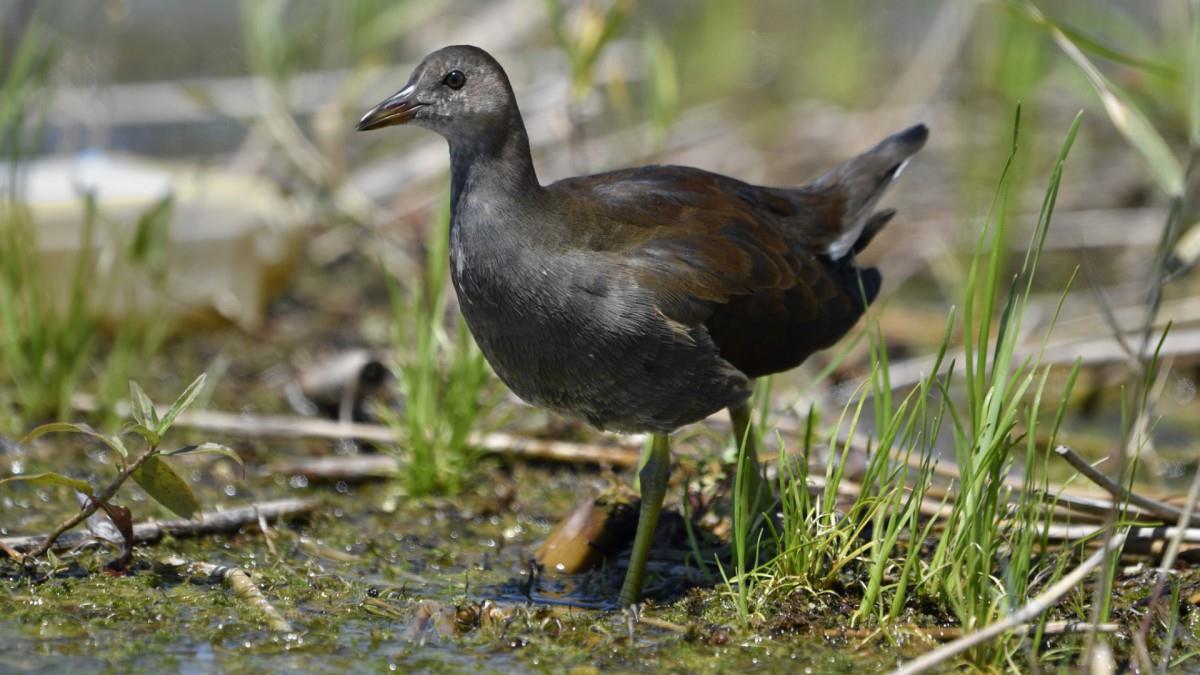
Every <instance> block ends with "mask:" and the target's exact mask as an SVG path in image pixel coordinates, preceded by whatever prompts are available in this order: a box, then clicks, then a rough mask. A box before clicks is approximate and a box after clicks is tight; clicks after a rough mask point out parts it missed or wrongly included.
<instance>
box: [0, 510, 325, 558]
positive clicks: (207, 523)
mask: <svg viewBox="0 0 1200 675" xmlns="http://www.w3.org/2000/svg"><path fill="white" fill-rule="evenodd" d="M319 503H320V502H319V501H317V500H315V499H278V500H275V501H269V502H259V503H257V504H251V505H249V506H240V507H237V508H233V509H226V510H224V511H204V512H202V513H200V514H199V515H198V516H197V517H196V518H194V519H191V520H188V519H184V518H173V519H171V520H151V521H149V522H145V523H138V524H137V525H134V526H133V543H135V544H146V543H151V542H155V541H158V540H159V539H162V538H163V537H164V536H166V535H168V534H169V535H171V536H173V537H186V536H196V535H200V534H214V533H218V532H232V531H234V530H237V529H238V528H240V527H242V526H243V525H249V524H251V523H256V522H258V519H259V517H260V516H261V517H262V518H263V519H264V520H267V521H274V520H278V519H280V518H284V517H287V516H293V515H297V514H300V513H306V512H308V511H311V510H313V509H314V508H316V506H317V504H319ZM93 539H94V537H93V536H92V535H91V534H88V533H83V532H68V533H66V534H64V535H63V536H61V537H59V538H58V539H57V540H56V541H54V542H52V544H51V546H52V547H53V548H55V549H67V548H74V547H75V546H79V545H81V544H85V543H87V542H89V541H91V540H93ZM46 541H47V538H46V535H34V536H28V537H6V538H4V539H2V540H0V543H2V544H3V547H4V548H5V549H10V550H13V551H17V552H20V551H23V550H26V551H27V550H33V549H35V548H36V547H38V546H41V545H42V544H44V543H45V542H46Z"/></svg>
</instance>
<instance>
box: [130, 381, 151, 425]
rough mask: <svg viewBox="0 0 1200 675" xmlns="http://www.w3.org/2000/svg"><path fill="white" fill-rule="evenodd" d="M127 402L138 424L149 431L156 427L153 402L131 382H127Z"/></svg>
mask: <svg viewBox="0 0 1200 675" xmlns="http://www.w3.org/2000/svg"><path fill="white" fill-rule="evenodd" d="M129 400H130V405H131V407H132V408H133V419H134V420H136V421H137V423H138V424H141V425H142V426H144V427H147V428H151V429H153V428H157V427H158V411H157V410H155V409H154V402H153V401H151V400H150V397H149V396H147V395H146V392H145V391H143V390H142V388H141V387H140V386H138V383H137V382H134V381H133V380H130V381H129Z"/></svg>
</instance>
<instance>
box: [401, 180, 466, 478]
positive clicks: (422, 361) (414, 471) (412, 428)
mask: <svg viewBox="0 0 1200 675" xmlns="http://www.w3.org/2000/svg"><path fill="white" fill-rule="evenodd" d="M434 225H435V226H434V227H433V228H431V230H430V232H429V234H428V236H427V239H426V249H425V250H426V257H425V279H423V280H422V283H418V284H413V285H412V286H411V287H410V289H409V290H408V292H407V294H406V293H405V292H403V291H402V290H401V289H400V287H399V284H398V283H396V281H395V280H394V279H393V280H392V282H391V283H390V284H389V290H390V292H391V301H392V314H393V320H394V322H395V344H396V360H397V370H398V373H397V374H398V375H399V377H398V380H399V383H400V391H401V394H402V395H403V397H404V401H403V405H402V407H401V410H399V411H398V412H395V411H392V410H390V409H385V410H381V411H380V414H381V416H382V417H383V418H384V419H385V420H387V421H388V423H389V424H390V425H391V426H392V427H393V428H394V429H396V432H397V436H398V438H399V441H400V450H399V451H398V455H399V458H400V460H401V461H402V462H403V463H404V471H403V472H402V473H403V476H404V480H405V482H406V486H405V487H406V490H407V492H408V493H409V494H410V495H413V496H418V495H427V494H431V493H435V492H444V493H455V492H458V491H460V490H462V488H463V486H464V480H465V478H466V476H467V474H468V473H469V472H470V470H471V469H472V468H473V467H474V466H475V463H476V461H477V460H478V453H477V452H476V451H475V450H474V449H473V448H472V447H471V443H470V440H471V439H470V434H471V432H472V430H474V428H475V425H476V422H477V420H478V419H479V413H480V410H481V408H482V406H481V401H482V398H483V396H484V390H485V388H486V385H487V383H488V380H489V376H488V373H489V372H490V371H489V369H488V366H487V362H486V361H485V360H484V358H483V353H482V352H480V351H479V347H477V346H476V345H475V341H474V340H473V339H472V338H471V335H470V333H469V332H468V331H467V326H466V324H465V323H464V322H463V320H462V317H461V316H459V315H458V314H457V312H456V313H455V316H454V320H453V324H452V326H450V327H449V328H447V326H446V314H447V311H446V309H447V307H446V275H447V269H446V268H447V265H448V264H449V246H450V208H449V202H448V201H447V202H445V204H444V205H443V207H442V209H441V211H440V213H439V214H438V215H437V218H436V220H435V221H434Z"/></svg>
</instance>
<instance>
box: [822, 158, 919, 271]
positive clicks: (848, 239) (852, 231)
mask: <svg viewBox="0 0 1200 675" xmlns="http://www.w3.org/2000/svg"><path fill="white" fill-rule="evenodd" d="M908 162H909V160H907V159H906V160H904V161H903V162H900V164H899V165H898V166H897V167H896V170H895V171H893V172H892V175H891V177H890V178H888V181H887V182H886V183H884V184H883V185H882V186H880V187H879V189H878V190H876V191H875V193H874V194H872V195H871V198H870V199H869V200H867V203H866V204H864V205H863V207H862V208H861V209H859V211H858V217H856V218H855V219H854V221H853V222H851V223H850V224H849V226H847V228H846V231H845V232H843V233H842V235H841V236H840V237H838V238H837V239H834V240H833V243H831V244H829V248H827V249H826V252H827V253H828V254H829V257H830V258H833V259H834V260H841V259H842V258H844V257H846V254H847V253H849V252H850V249H852V248H854V243H855V242H857V241H858V238H859V237H861V236H862V233H863V228H864V227H866V226H867V221H869V220H870V219H871V216H873V215H875V205H876V204H878V203H879V199H880V198H881V197H883V195H884V193H886V192H887V190H888V187H890V186H891V184H892V183H894V182H896V179H897V178H899V177H900V174H901V173H902V172H903V171H904V167H906V166H908Z"/></svg>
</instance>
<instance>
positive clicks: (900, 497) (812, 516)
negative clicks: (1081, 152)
mask: <svg viewBox="0 0 1200 675" xmlns="http://www.w3.org/2000/svg"><path fill="white" fill-rule="evenodd" d="M1019 122H1020V110H1019V108H1018V113H1017V122H1016V124H1015V125H1014V136H1013V145H1012V150H1011V153H1010V156H1009V159H1008V162H1007V163H1006V166H1005V170H1004V172H1003V173H1002V175H1001V179H1000V181H999V185H998V187H997V190H996V196H995V202H994V204H993V209H992V213H993V216H992V217H989V219H988V221H987V222H986V224H985V227H984V228H983V230H982V231H981V232H980V234H979V236H978V238H977V240H976V244H975V247H974V253H973V255H972V256H971V261H970V265H969V267H968V270H969V271H968V273H967V277H966V280H965V283H964V285H963V288H962V296H961V305H960V306H961V307H962V309H961V311H956V310H951V312H950V316H949V317H948V319H947V324H946V330H945V333H944V336H943V339H942V342H941V345H940V346H939V348H938V351H937V352H936V354H935V356H934V357H933V359H932V360H931V362H930V365H929V368H928V370H927V371H926V372H927V373H928V374H927V375H926V376H925V377H924V378H922V379H921V381H920V382H918V383H917V384H916V385H915V386H914V387H913V388H912V389H911V390H910V391H909V392H908V393H907V395H905V396H904V397H903V398H902V399H900V400H899V401H898V402H894V401H893V398H892V396H893V393H892V392H893V387H892V385H891V382H890V381H889V377H888V369H889V363H888V358H887V353H886V350H885V349H884V346H883V342H882V339H881V337H880V333H879V329H878V325H877V323H875V322H873V321H872V322H870V325H869V333H870V335H871V350H870V354H871V362H872V370H871V375H870V377H869V378H868V380H867V381H866V382H865V383H864V384H863V385H862V386H860V388H859V390H858V392H857V393H856V395H855V396H853V397H852V399H851V401H850V403H849V404H847V406H846V407H845V408H843V410H842V411H841V414H840V416H839V418H838V420H837V421H836V423H835V424H834V425H833V430H832V431H831V432H830V434H829V437H828V438H829V440H828V448H829V457H830V459H829V461H828V462H827V463H826V466H825V471H824V474H823V475H813V474H811V473H810V456H811V452H812V451H813V450H814V448H815V447H816V446H815V443H814V438H815V436H816V434H817V431H816V430H817V429H818V425H819V421H818V414H817V412H816V411H815V410H813V411H810V415H809V422H808V428H807V430H806V433H805V436H804V440H803V443H802V447H801V448H800V452H799V456H798V457H793V458H792V459H785V460H783V461H781V463H780V468H779V473H778V489H779V496H780V513H781V521H780V525H779V527H778V529H777V530H774V531H773V532H772V535H771V537H772V540H773V542H772V543H773V544H774V545H775V550H776V553H775V555H774V556H773V557H772V558H770V559H769V560H767V561H766V562H764V563H763V564H761V565H751V564H749V561H745V560H741V559H738V560H736V561H735V563H736V567H737V575H736V576H735V577H733V578H731V579H730V580H729V582H728V591H729V594H730V595H731V596H732V597H733V598H734V599H735V604H736V608H737V610H738V613H739V615H740V616H741V617H742V619H743V620H744V621H747V620H751V619H752V618H753V615H754V614H755V613H756V612H759V610H758V609H757V608H756V607H762V606H765V603H767V602H770V601H772V600H773V599H776V598H779V597H781V595H780V594H781V593H783V594H789V593H794V592H796V591H797V590H804V591H807V592H811V593H821V592H827V591H829V590H831V589H837V588H840V587H841V586H842V584H844V582H845V580H846V579H847V578H854V579H856V580H859V581H858V583H859V584H860V586H859V587H858V589H857V591H858V593H860V596H859V601H858V603H859V604H858V608H857V610H856V611H855V612H854V614H853V618H852V622H854V623H867V624H874V625H886V624H888V623H891V622H895V621H897V620H898V619H900V618H901V617H902V616H903V615H904V614H905V612H906V610H907V609H908V608H909V607H910V606H912V605H913V603H914V601H915V600H917V599H918V598H920V599H923V600H924V601H925V602H926V603H928V602H933V603H934V604H935V605H936V606H938V607H940V608H942V610H943V611H944V612H946V613H947V614H948V615H950V616H953V617H955V618H956V619H957V620H958V622H959V623H960V625H961V626H962V627H963V629H964V630H976V629H978V628H980V627H982V626H985V625H988V624H990V623H993V622H995V621H997V620H998V619H1000V618H1002V617H1003V616H1005V615H1006V614H1007V613H1008V612H1010V611H1012V610H1013V609H1015V608H1016V607H1019V606H1020V605H1022V604H1023V603H1024V601H1025V599H1026V597H1027V593H1028V591H1029V588H1030V585H1031V583H1032V580H1033V579H1034V578H1035V577H1037V576H1038V575H1048V576H1049V578H1050V579H1051V581H1052V580H1053V579H1054V578H1056V577H1057V576H1058V574H1059V573H1060V572H1061V566H1056V565H1053V564H1052V563H1050V562H1049V556H1047V555H1045V554H1046V553H1047V551H1046V542H1045V540H1044V537H1043V533H1044V531H1045V526H1046V525H1047V524H1048V522H1049V517H1050V509H1049V507H1048V505H1047V504H1045V503H1044V502H1043V501H1042V498H1041V496H1040V495H1041V494H1043V493H1044V491H1045V488H1046V486H1047V480H1048V479H1047V477H1046V467H1045V463H1046V461H1047V458H1048V457H1049V456H1050V453H1049V450H1050V449H1051V448H1052V447H1053V444H1054V443H1055V438H1056V436H1057V434H1058V430H1059V427H1060V425H1061V424H1062V420H1063V416H1064V413H1065V409H1066V403H1067V399H1068V396H1069V394H1070V391H1071V389H1072V386H1073V384H1074V380H1075V376H1076V374H1077V372H1078V365H1076V366H1075V367H1074V368H1072V369H1071V370H1070V372H1069V374H1068V375H1067V376H1066V378H1065V383H1063V384H1062V385H1061V389H1060V391H1058V392H1057V393H1056V394H1054V395H1053V396H1054V398H1053V399H1052V398H1051V394H1050V392H1049V391H1048V383H1049V377H1050V367H1049V366H1042V365H1041V364H1040V362H1039V358H1040V351H1041V350H1040V349H1038V350H1033V351H1029V350H1025V349H1022V348H1020V345H1019V343H1018V340H1019V336H1020V335H1021V328H1022V322H1023V319H1024V315H1025V312H1026V308H1027V306H1028V304H1029V298H1030V295H1031V292H1032V289H1033V278H1034V276H1035V273H1036V270H1037V266H1038V262H1039V258H1040V254H1041V251H1042V247H1043V244H1044V242H1045V237H1046V233H1047V231H1048V228H1049V225H1050V222H1051V219H1052V216H1053V212H1054V206H1055V202H1056V199H1057V195H1058V188H1059V184H1060V182H1061V179H1062V170H1063V166H1064V163H1065V160H1066V157H1067V154H1068V152H1069V150H1070V148H1071V145H1072V143H1073V141H1074V139H1075V136H1076V133H1077V131H1078V128H1079V118H1078V117H1077V118H1076V119H1075V121H1074V123H1073V124H1072V125H1071V127H1070V130H1069V131H1068V133H1067V137H1066V140H1065V141H1064V143H1063V146H1062V149H1061V151H1060V153H1059V156H1058V160H1057V163H1056V164H1055V167H1054V170H1053V172H1052V174H1051V176H1050V180H1049V185H1048V187H1047V190H1046V195H1045V198H1044V200H1043V203H1042V208H1041V212H1040V213H1039V215H1038V218H1037V222H1036V224H1035V227H1034V230H1033V234H1032V238H1031V240H1030V242H1029V245H1028V248H1027V252H1026V255H1025V259H1024V262H1023V264H1022V265H1021V267H1020V269H1019V271H1018V272H1017V273H1016V274H1015V275H1012V276H1011V277H1009V276H1008V275H1007V273H1006V271H1005V270H1006V268H1007V265H1006V263H1007V261H1006V260H1005V256H1004V248H1005V247H1003V246H1001V245H999V242H1002V241H1004V240H1005V239H1006V237H1007V236H1008V235H1007V232H1006V229H1007V228H1008V225H1009V224H1008V221H1007V218H1006V213H1007V210H1008V208H1007V207H1008V204H1007V200H1008V191H1009V187H1008V186H1009V172H1008V167H1010V166H1011V165H1012V161H1013V157H1015V156H1016V153H1017V143H1016V141H1017V131H1018V129H1019ZM1059 306H1060V307H1061V300H1060V304H1059ZM1056 315H1057V314H1056ZM1056 315H1055V316H1056ZM1053 323H1054V322H1053V320H1052V321H1051V324H1050V327H1049V328H1048V329H1047V333H1046V337H1045V338H1043V342H1042V345H1043V346H1044V345H1045V341H1044V340H1045V339H1048V337H1049V333H1050V331H1051V330H1052V329H1053ZM956 335H957V336H961V340H962V345H961V347H960V348H959V349H961V353H960V354H956V353H955V352H956V351H957V350H955V349H952V347H951V345H952V341H953V340H954V338H955V336H956ZM868 401H869V402H870V403H871V405H870V406H868ZM871 408H873V410H871ZM868 412H873V418H874V419H873V423H874V424H873V427H872V431H871V433H870V436H871V439H870V441H869V447H868V459H867V464H866V467H865V469H864V470H863V472H862V473H861V475H859V476H856V477H855V479H854V481H852V480H851V479H850V478H849V477H848V476H847V474H846V470H847V466H848V460H849V458H850V455H851V450H852V444H853V443H854V442H855V439H856V438H857V437H860V436H863V435H865V434H862V433H860V429H861V428H862V427H863V426H865V425H864V424H863V422H864V421H865V420H866V418H864V414H867V413H868ZM947 446H949V447H951V448H952V450H953V454H954V459H955V461H956V475H955V477H954V478H953V480H952V482H951V484H950V485H949V486H948V488H947V489H946V497H945V498H943V499H942V500H941V501H940V503H939V501H938V500H937V499H934V498H933V496H932V494H933V493H931V492H930V490H931V488H932V487H933V481H934V467H935V464H936V463H937V461H938V458H939V452H942V451H943V450H939V448H945V447H947ZM1018 464H1020V469H1021V471H1020V475H1021V476H1022V478H1021V479H1020V481H1019V482H1016V483H1014V481H1013V479H1012V476H1013V475H1014V474H1015V473H1016V472H1015V470H1014V469H1015V467H1016V466H1017V465H1018ZM1015 485H1019V486H1020V488H1019V489H1018V488H1016V487H1014V486H1015ZM735 503H736V502H735ZM923 504H924V505H925V506H927V507H936V506H940V508H936V509H935V508H926V509H925V510H924V511H923V510H922V508H921V507H922V505H923ZM934 512H936V513H934ZM736 521H737V519H736V518H735V522H736ZM743 534H744V533H743ZM736 536H737V534H736V533H735V539H736ZM735 550H736V547H735ZM847 573H849V574H847ZM754 598H757V600H758V602H759V603H760V604H759V605H757V606H756V605H755V604H754V602H753V599H754ZM1016 645H1017V642H1016V640H1015V638H1010V639H1006V640H1005V639H1002V640H999V641H994V642H991V643H989V644H988V645H985V646H983V647H980V648H978V649H977V650H976V652H975V653H972V654H970V657H969V658H970V660H971V661H972V662H973V663H974V664H975V665H977V666H980V667H984V668H999V667H1002V666H1003V664H1005V663H1006V662H1008V660H1009V659H1010V658H1012V657H1013V656H1014V653H1015V648H1016Z"/></svg>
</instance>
